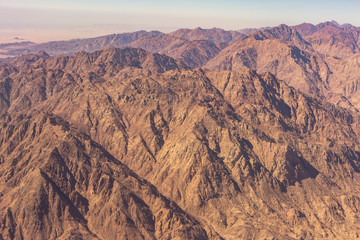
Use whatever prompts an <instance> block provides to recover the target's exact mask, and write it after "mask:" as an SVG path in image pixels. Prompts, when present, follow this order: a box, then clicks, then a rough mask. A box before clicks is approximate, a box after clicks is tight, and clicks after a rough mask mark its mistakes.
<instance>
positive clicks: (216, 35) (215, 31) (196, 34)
mask: <svg viewBox="0 0 360 240" xmlns="http://www.w3.org/2000/svg"><path fill="white" fill-rule="evenodd" d="M169 35H171V36H174V37H178V38H182V39H186V40H189V41H193V40H207V41H210V42H214V43H230V42H234V41H236V40H239V39H241V38H244V37H245V36H246V35H245V34H243V33H240V32H238V31H225V30H223V29H220V28H212V29H202V28H200V27H198V28H194V29H179V30H177V31H174V32H171V33H169Z"/></svg>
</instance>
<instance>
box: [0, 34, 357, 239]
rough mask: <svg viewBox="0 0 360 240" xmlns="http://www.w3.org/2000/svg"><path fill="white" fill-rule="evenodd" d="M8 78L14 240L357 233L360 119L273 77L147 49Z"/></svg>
mask: <svg viewBox="0 0 360 240" xmlns="http://www.w3.org/2000/svg"><path fill="white" fill-rule="evenodd" d="M289 33H291V31H290V32H289ZM28 59H33V60H30V61H28ZM0 72H1V76H2V77H1V79H0V93H1V95H0V96H1V97H2V98H1V99H3V100H2V102H0V103H2V105H1V106H4V108H1V113H2V115H1V122H0V123H1V128H0V137H1V138H0V150H1V152H0V181H1V182H2V184H1V185H0V219H1V222H0V233H1V234H2V235H1V236H2V237H3V238H5V239H6V238H9V239H21V238H23V239H28V238H34V239H36V238H37V239H42V238H50V239H51V238H59V239H72V238H73V239H76V238H94V239H96V238H100V239H114V238H118V239H222V238H223V239H269V238H276V239H301V238H303V239H346V238H350V239H354V238H357V236H358V234H360V229H359V227H358V226H359V218H358V216H357V212H358V211H359V197H358V196H359V190H360V189H359V180H360V178H359V172H360V171H359V167H360V162H359V161H360V153H359V131H358V127H357V126H358V119H359V116H358V115H357V113H354V112H350V111H348V110H346V109H343V108H340V107H337V106H334V105H332V104H329V103H327V102H324V101H323V100H321V99H318V98H315V97H310V96H308V95H305V94H303V93H301V92H299V91H298V90H296V89H294V88H293V87H289V86H288V85H287V84H286V83H285V82H283V81H279V80H277V78H276V77H275V76H274V75H272V74H270V73H265V74H258V73H256V72H255V71H249V70H247V71H239V72H236V71H222V72H211V71H205V70H202V69H195V70H188V69H187V68H186V67H184V66H183V65H182V64H181V63H179V62H177V61H175V60H173V59H171V58H169V57H166V56H162V55H154V54H150V53H148V52H145V51H143V50H137V49H125V50H119V49H112V50H106V51H100V52H96V53H93V54H86V53H79V54H76V55H75V56H73V57H57V58H52V57H48V56H46V55H44V54H39V55H37V56H35V57H34V56H33V55H29V56H25V57H22V58H19V59H17V60H14V61H12V62H8V63H5V64H2V65H1V66H0ZM130 169H131V170H130Z"/></svg>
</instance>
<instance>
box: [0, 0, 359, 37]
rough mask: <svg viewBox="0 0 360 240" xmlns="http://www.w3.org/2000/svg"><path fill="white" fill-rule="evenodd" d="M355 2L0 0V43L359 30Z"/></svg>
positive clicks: (357, 3)
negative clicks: (282, 27) (146, 34)
mask: <svg viewBox="0 0 360 240" xmlns="http://www.w3.org/2000/svg"><path fill="white" fill-rule="evenodd" d="M359 10H360V1H359V0H342V1H337V0H311V1H310V0H302V1H298V0H297V1H292V0H287V1H285V0H274V1H270V0H268V1H266V0H252V1H245V0H237V1H235V0H222V1H215V0H207V1H204V0H181V1H180V0H167V1H165V0H148V1H145V0H131V1H122V0H117V1H115V0H102V1H95V0H61V1H60V0H31V1H30V0H0V42H13V41H16V40H15V39H14V38H15V37H18V38H23V39H27V40H31V41H35V42H43V41H49V40H60V39H64V40H66V39H70V38H80V37H91V36H100V35H105V34H111V33H120V32H129V31H136V30H141V29H145V30H160V31H163V32H169V31H173V30H176V29H178V28H195V27H203V28H212V27H219V28H224V29H233V30H236V29H242V28H248V27H264V26H275V25H279V24H281V23H285V24H288V25H295V24H299V23H302V22H310V23H320V22H324V21H331V20H336V21H338V22H339V23H351V24H353V25H356V26H360V18H359V17H358V14H359V13H358V12H359Z"/></svg>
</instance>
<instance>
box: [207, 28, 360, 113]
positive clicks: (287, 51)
mask: <svg viewBox="0 0 360 240" xmlns="http://www.w3.org/2000/svg"><path fill="white" fill-rule="evenodd" d="M325 28H326V27H325ZM317 50H318V49H317V47H316V46H315V47H313V43H311V42H308V41H307V40H305V39H303V38H302V37H301V35H300V34H299V33H298V32H297V31H296V30H294V29H292V28H290V27H288V26H284V25H280V26H278V27H274V28H269V29H266V30H263V31H259V32H256V33H254V34H252V35H250V36H248V37H247V38H245V39H243V40H239V41H237V42H235V43H233V44H231V45H229V46H228V47H227V48H225V49H223V50H222V51H221V52H220V53H219V54H218V55H217V56H216V57H214V58H213V59H211V60H210V61H209V62H208V63H207V64H206V65H205V66H204V67H205V68H208V69H211V70H216V71H219V70H232V71H241V70H244V69H252V70H256V71H258V72H260V73H265V72H271V73H273V74H275V75H276V76H277V77H278V78H279V79H282V80H285V81H286V82H287V83H288V84H289V85H291V86H293V87H295V88H297V89H299V90H301V91H303V92H305V93H310V94H315V95H316V96H320V97H325V98H326V99H327V100H328V101H331V102H333V103H335V104H339V105H341V106H343V107H347V108H353V106H356V107H360V105H359V99H360V97H359V94H360V93H359V92H358V90H357V89H358V87H357V85H358V82H359V80H360V79H359V78H358V77H357V73H360V65H359V64H358V62H359V61H358V60H356V59H353V58H350V59H340V58H337V57H331V56H327V55H324V54H322V53H321V52H318V51H317ZM342 66H348V67H347V68H344V67H342ZM339 79H341V81H339Z"/></svg>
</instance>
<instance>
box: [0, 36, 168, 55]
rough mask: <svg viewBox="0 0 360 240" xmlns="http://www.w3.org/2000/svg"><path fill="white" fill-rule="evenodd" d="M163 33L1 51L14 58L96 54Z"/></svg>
mask: <svg viewBox="0 0 360 240" xmlns="http://www.w3.org/2000/svg"><path fill="white" fill-rule="evenodd" d="M161 34H162V33H161V32H158V31H151V32H146V31H138V32H133V33H121V34H111V35H106V36H101V37H96V38H85V39H73V40H69V41H53V42H47V43H40V44H35V43H32V42H27V43H21V44H16V46H14V45H12V46H11V47H9V46H7V45H4V44H2V45H0V50H1V52H2V54H3V55H5V56H9V57H13V56H18V55H20V54H27V53H34V54H35V53H37V52H39V51H45V52H47V53H48V54H49V55H51V56H57V55H71V54H74V53H77V52H80V51H85V52H94V51H97V50H103V49H106V48H110V47H122V46H125V45H126V44H128V43H130V42H133V41H135V40H137V39H139V38H141V37H145V36H153V37H156V36H159V35H161Z"/></svg>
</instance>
